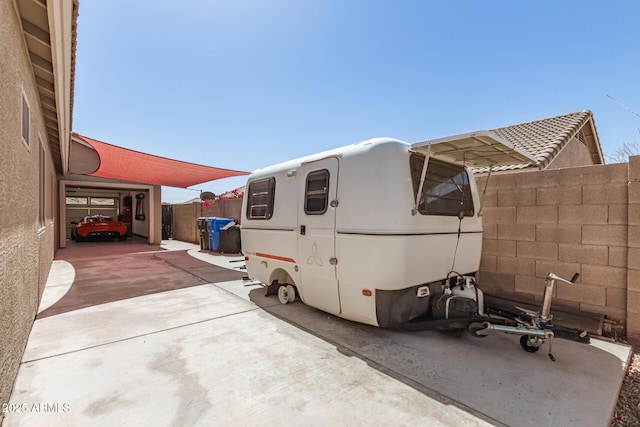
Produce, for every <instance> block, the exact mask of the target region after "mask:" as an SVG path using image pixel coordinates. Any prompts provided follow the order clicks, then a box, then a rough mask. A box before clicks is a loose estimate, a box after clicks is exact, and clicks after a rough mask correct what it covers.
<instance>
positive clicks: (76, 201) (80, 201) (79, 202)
mask: <svg viewBox="0 0 640 427" xmlns="http://www.w3.org/2000/svg"><path fill="white" fill-rule="evenodd" d="M65 203H66V204H67V206H88V205H89V199H88V198H87V197H66V200H65Z"/></svg>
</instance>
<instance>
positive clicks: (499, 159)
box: [411, 130, 538, 168]
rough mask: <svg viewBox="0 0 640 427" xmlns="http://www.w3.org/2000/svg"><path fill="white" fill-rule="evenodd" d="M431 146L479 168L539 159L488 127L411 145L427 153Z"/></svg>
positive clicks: (434, 151)
mask: <svg viewBox="0 0 640 427" xmlns="http://www.w3.org/2000/svg"><path fill="white" fill-rule="evenodd" d="M429 146H431V152H430V156H432V157H436V158H442V159H444V160H448V161H453V162H456V163H461V164H466V165H468V166H471V167H476V168H480V167H489V166H505V165H513V164H522V163H534V164H537V163H538V160H537V159H536V158H535V157H534V156H532V155H531V154H529V153H527V152H525V151H524V150H522V149H520V148H518V147H515V146H514V145H513V144H512V143H510V142H509V141H507V140H506V139H504V138H501V137H499V136H498V135H497V134H496V133H494V132H492V131H488V130H482V131H476V132H470V133H464V134H460V135H453V136H447V137H445V138H438V139H432V140H429V141H422V142H416V143H415V144H412V145H411V149H412V150H415V151H419V152H424V153H426V151H427V149H428V148H429Z"/></svg>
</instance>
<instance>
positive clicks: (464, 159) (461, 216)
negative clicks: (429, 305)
mask: <svg viewBox="0 0 640 427" xmlns="http://www.w3.org/2000/svg"><path fill="white" fill-rule="evenodd" d="M466 168H467V153H466V152H465V153H464V154H463V155H462V170H463V171H464V176H465V177H466V179H469V177H468V175H467V172H466V170H467V169H466ZM451 180H452V181H453V184H454V185H455V186H456V188H458V190H459V191H460V212H459V213H458V238H457V239H456V247H455V249H454V250H453V261H452V262H451V271H453V269H454V267H455V266H456V258H457V257H458V246H459V245H460V234H461V233H462V220H463V219H464V187H460V186H458V184H457V183H456V181H455V178H451ZM462 183H463V184H464V179H463V182H462Z"/></svg>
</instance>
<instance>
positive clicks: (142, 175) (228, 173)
mask: <svg viewBox="0 0 640 427" xmlns="http://www.w3.org/2000/svg"><path fill="white" fill-rule="evenodd" d="M74 137H76V138H78V139H81V140H82V141H84V142H86V143H87V144H89V145H90V146H91V147H93V148H94V149H95V150H96V152H97V154H98V156H99V157H100V166H99V167H98V169H97V170H95V171H94V172H92V173H88V174H87V175H89V176H97V177H100V178H109V179H116V180H119V181H129V182H137V183H141V184H151V185H165V186H168V187H180V188H187V187H190V186H192V185H196V184H201V183H203V182H208V181H213V180H216V179H221V178H229V177H232V176H241V175H248V172H242V171H236V170H230V169H221V168H214V167H211V166H203V165H197V164H195V163H188V162H181V161H179V160H172V159H168V158H166V157H159V156H154V155H152V154H146V153H141V152H139V151H134V150H129V149H127V148H122V147H118V146H115V145H111V144H107V143H106V142H101V141H96V140H95V139H91V138H87V137H86V136H82V135H78V134H74Z"/></svg>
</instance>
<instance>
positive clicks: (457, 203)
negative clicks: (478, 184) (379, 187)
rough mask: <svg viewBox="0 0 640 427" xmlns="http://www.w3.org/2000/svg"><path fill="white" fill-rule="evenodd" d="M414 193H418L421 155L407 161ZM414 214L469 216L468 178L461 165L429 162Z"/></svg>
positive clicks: (470, 201) (422, 162)
mask: <svg viewBox="0 0 640 427" xmlns="http://www.w3.org/2000/svg"><path fill="white" fill-rule="evenodd" d="M410 164H411V178H412V181H413V191H414V194H415V192H416V191H418V188H419V184H420V176H421V173H422V165H423V164H424V156H422V155H418V154H413V155H411V158H410ZM418 211H419V212H420V213H421V214H423V215H445V216H458V215H459V214H460V213H461V212H462V213H464V216H473V213H474V211H473V199H472V197H471V187H470V186H469V175H468V174H467V171H466V170H465V169H464V168H463V167H462V166H457V165H452V164H449V163H444V162H441V161H438V160H435V159H429V164H428V165H427V174H426V175H425V178H424V185H423V187H422V194H421V195H420V203H419V205H418Z"/></svg>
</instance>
